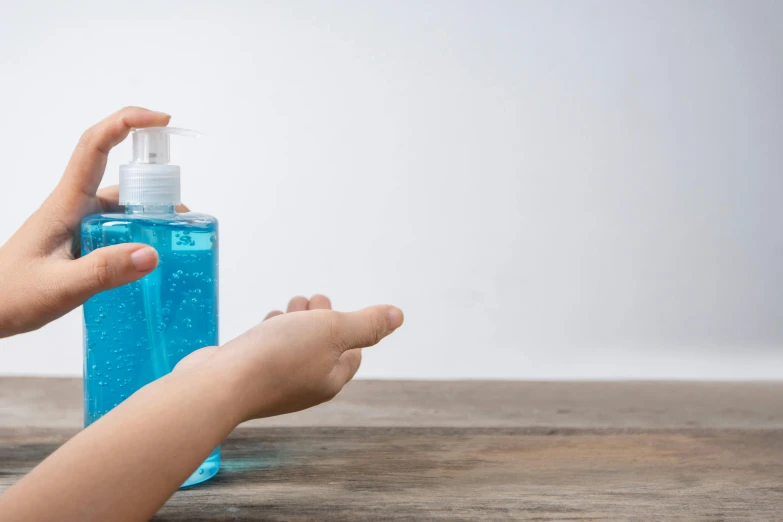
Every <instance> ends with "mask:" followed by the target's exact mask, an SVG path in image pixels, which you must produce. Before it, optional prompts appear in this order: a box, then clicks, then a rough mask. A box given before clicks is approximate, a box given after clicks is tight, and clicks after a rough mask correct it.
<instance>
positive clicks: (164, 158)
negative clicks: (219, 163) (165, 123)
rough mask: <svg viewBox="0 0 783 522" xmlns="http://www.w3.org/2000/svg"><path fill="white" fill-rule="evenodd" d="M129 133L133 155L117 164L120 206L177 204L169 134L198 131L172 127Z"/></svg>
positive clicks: (177, 188) (177, 185)
mask: <svg viewBox="0 0 783 522" xmlns="http://www.w3.org/2000/svg"><path fill="white" fill-rule="evenodd" d="M131 134H132V138H133V158H132V159H131V162H130V163H128V164H125V165H121V166H120V199H119V203H120V205H126V206H127V205H160V206H168V205H179V204H180V203H181V201H180V183H179V166H177V165H170V164H169V161H170V155H171V154H170V147H169V137H170V136H171V135H172V134H176V135H179V136H187V137H191V138H198V137H200V136H201V134H200V133H198V132H196V131H192V130H187V129H177V128H174V127H148V128H146V129H132V131H131Z"/></svg>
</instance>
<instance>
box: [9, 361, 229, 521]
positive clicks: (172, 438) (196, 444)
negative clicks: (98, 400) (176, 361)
mask: <svg viewBox="0 0 783 522" xmlns="http://www.w3.org/2000/svg"><path fill="white" fill-rule="evenodd" d="M205 370H206V368H203V367H202V368H196V369H193V370H189V371H184V372H179V371H178V372H174V373H172V374H170V375H167V376H166V377H164V378H162V379H160V380H158V381H155V382H153V383H151V384H149V385H148V386H146V387H144V388H142V389H141V390H139V391H138V392H137V393H135V394H134V395H132V396H131V397H130V398H129V399H128V400H126V401H125V402H123V403H122V404H121V405H120V406H118V407H117V408H115V409H114V410H112V411H111V412H110V413H108V414H107V415H106V416H104V417H103V418H102V419H100V420H98V421H97V422H95V423H94V424H93V425H92V426H90V427H89V428H88V429H86V430H84V431H82V432H81V433H79V434H78V435H76V436H75V437H74V438H73V439H71V440H70V441H68V442H67V443H66V444H65V445H63V446H62V447H61V448H60V449H58V450H57V451H56V452H55V453H53V454H52V455H51V456H49V458H47V459H46V460H44V461H43V462H42V463H41V464H40V465H39V466H37V467H36V468H35V469H34V470H33V471H32V472H31V473H30V474H28V475H27V476H26V477H25V478H23V479H22V480H20V481H19V482H18V483H17V484H15V485H14V486H13V487H11V488H10V489H9V490H8V491H7V492H6V493H5V494H4V495H3V496H2V497H0V518H2V519H3V520H20V521H21V520H55V519H56V520H63V521H68V520H74V521H76V520H78V521H89V520H96V521H97V520H101V521H102V520H123V521H126V520H127V521H135V520H148V519H149V518H150V517H152V515H154V513H155V512H156V511H157V510H158V509H159V508H160V507H161V506H162V505H163V504H164V503H165V502H166V500H167V499H168V498H169V497H170V496H171V495H172V494H173V493H174V492H175V491H176V490H177V488H179V486H180V485H181V484H182V483H183V482H185V480H186V479H187V478H188V476H189V475H190V474H191V473H192V472H193V471H194V470H195V469H196V468H197V467H198V466H199V464H201V462H202V461H203V460H204V459H205V458H206V457H207V456H208V455H209V453H210V452H211V451H212V450H213V449H214V448H215V447H216V446H217V445H218V444H220V442H221V441H222V440H223V439H224V438H225V437H226V436H227V435H228V434H229V433H230V432H231V430H233V429H234V427H235V426H236V425H237V424H238V423H239V421H240V418H239V416H238V415H236V414H235V413H234V411H235V408H234V398H233V396H232V388H231V386H230V384H229V383H228V382H225V381H223V382H221V377H220V375H221V372H220V371H219V369H218V368H214V369H211V370H213V371H210V372H208V371H205Z"/></svg>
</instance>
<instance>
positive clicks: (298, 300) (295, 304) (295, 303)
mask: <svg viewBox="0 0 783 522" xmlns="http://www.w3.org/2000/svg"><path fill="white" fill-rule="evenodd" d="M307 304H308V302H307V298H306V297H302V296H301V295H298V296H296V297H294V298H292V299H291V300H290V301H288V308H287V309H286V312H303V311H305V310H307Z"/></svg>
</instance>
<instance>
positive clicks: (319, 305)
mask: <svg viewBox="0 0 783 522" xmlns="http://www.w3.org/2000/svg"><path fill="white" fill-rule="evenodd" d="M307 309H308V310H331V309H332V302H331V301H330V300H329V298H328V297H326V296H325V295H321V294H315V295H314V296H313V297H311V298H310V303H309V304H308V306H307Z"/></svg>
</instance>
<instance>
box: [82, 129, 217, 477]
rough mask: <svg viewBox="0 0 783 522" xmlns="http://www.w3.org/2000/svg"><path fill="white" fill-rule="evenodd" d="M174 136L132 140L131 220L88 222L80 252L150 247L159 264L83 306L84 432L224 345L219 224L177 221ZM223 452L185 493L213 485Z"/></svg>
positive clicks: (125, 181)
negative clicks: (184, 364) (182, 364)
mask: <svg viewBox="0 0 783 522" xmlns="http://www.w3.org/2000/svg"><path fill="white" fill-rule="evenodd" d="M170 134H185V135H188V134H192V132H191V131H182V130H180V129H173V128H169V127H159V128H151V129H138V130H135V131H134V132H133V151H134V154H133V161H132V162H131V163H130V164H127V165H123V166H121V167H120V204H121V205H124V206H125V213H124V214H96V215H92V216H87V217H86V218H84V220H82V225H81V251H82V255H85V254H88V253H90V252H92V251H93V250H95V249H96V248H101V247H103V246H108V245H114V244H118V243H131V242H132V243H145V244H148V245H150V246H152V247H154V248H155V249H156V250H157V252H158V256H159V258H160V261H159V264H158V267H157V268H156V269H155V270H154V271H153V272H152V273H150V274H149V275H147V276H146V277H144V278H142V279H141V280H139V281H136V282H134V283H130V284H128V285H124V286H121V287H119V288H115V289H113V290H108V291H106V292H101V293H100V294H98V295H96V296H94V297H92V298H91V299H90V300H88V301H87V302H86V303H85V304H84V423H85V426H89V425H90V424H91V423H92V422H94V421H96V420H97V419H99V418H100V417H101V416H103V415H105V414H106V413H107V412H108V411H109V410H111V409H112V408H114V407H115V406H117V405H118V404H120V403H121V402H122V401H123V400H125V399H126V398H128V397H129V396H130V395H131V394H133V393H134V392H135V391H136V390H138V389H139V388H141V387H143V386H145V385H146V384H148V383H150V382H152V381H153V380H155V379H158V378H160V377H162V376H164V375H166V374H167V373H169V372H170V371H171V370H172V369H173V368H174V366H175V365H176V364H177V362H179V361H180V359H182V358H183V357H185V356H186V355H188V354H189V353H191V352H193V351H194V350H197V349H199V348H202V347H204V346H213V345H217V344H218V223H217V219H215V218H214V217H212V216H208V215H206V214H197V213H185V214H177V213H176V212H175V210H174V208H175V206H176V205H177V204H179V203H180V189H179V167H177V166H176V165H170V164H169V163H168V161H169V135H170ZM219 467H220V447H218V448H216V449H215V450H214V451H213V452H212V454H210V456H209V457H208V458H207V460H206V461H204V463H203V464H202V465H201V466H199V468H198V469H197V470H196V471H195V472H194V473H193V474H192V475H191V477H190V478H189V479H188V480H187V481H186V482H185V484H183V487H184V486H190V485H193V484H197V483H199V482H203V481H204V480H207V479H209V478H211V477H212V476H214V475H215V474H216V473H217V471H218V469H219Z"/></svg>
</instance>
